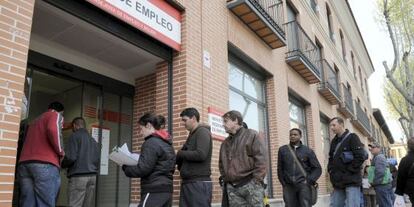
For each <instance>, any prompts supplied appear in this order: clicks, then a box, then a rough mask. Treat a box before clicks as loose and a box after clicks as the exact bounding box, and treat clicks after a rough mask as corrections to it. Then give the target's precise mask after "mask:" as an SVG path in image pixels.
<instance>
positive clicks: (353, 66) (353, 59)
mask: <svg viewBox="0 0 414 207" xmlns="http://www.w3.org/2000/svg"><path fill="white" fill-rule="evenodd" d="M351 64H352V71H353V72H354V78H355V81H356V82H358V78H357V73H356V68H355V57H354V53H353V52H352V51H351Z"/></svg>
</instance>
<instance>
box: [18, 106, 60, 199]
mask: <svg viewBox="0 0 414 207" xmlns="http://www.w3.org/2000/svg"><path fill="white" fill-rule="evenodd" d="M63 109H64V107H63V105H62V104H61V103H59V102H53V103H51V104H49V107H48V111H46V112H44V113H43V114H41V115H40V116H39V117H38V118H36V119H35V120H34V121H33V122H32V123H31V124H30V125H29V127H28V129H27V133H26V138H25V141H24V144H23V148H22V152H21V155H20V159H19V166H18V169H17V172H18V175H17V176H18V178H19V182H20V206H55V203H56V197H57V193H58V191H59V188H60V175H59V169H60V162H61V160H62V158H63V156H64V151H63V147H62V146H63V143H62V126H63V116H62V114H63Z"/></svg>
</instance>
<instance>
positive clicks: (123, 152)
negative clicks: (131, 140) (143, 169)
mask: <svg viewBox="0 0 414 207" xmlns="http://www.w3.org/2000/svg"><path fill="white" fill-rule="evenodd" d="M109 159H110V160H112V161H114V162H115V163H116V164H118V165H119V166H122V165H137V164H138V160H139V154H136V153H131V152H130V151H129V150H128V146H127V144H126V143H125V144H123V145H122V147H118V146H115V147H114V148H113V149H112V152H111V154H110V155H109Z"/></svg>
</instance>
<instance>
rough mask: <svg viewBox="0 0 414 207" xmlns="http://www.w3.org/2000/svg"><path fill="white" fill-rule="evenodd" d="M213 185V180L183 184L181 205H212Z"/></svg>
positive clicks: (194, 206)
mask: <svg viewBox="0 0 414 207" xmlns="http://www.w3.org/2000/svg"><path fill="white" fill-rule="evenodd" d="M212 190H213V185H212V182H211V181H194V182H188V183H184V184H181V190H180V205H179V206H180V207H210V206H211V197H212Z"/></svg>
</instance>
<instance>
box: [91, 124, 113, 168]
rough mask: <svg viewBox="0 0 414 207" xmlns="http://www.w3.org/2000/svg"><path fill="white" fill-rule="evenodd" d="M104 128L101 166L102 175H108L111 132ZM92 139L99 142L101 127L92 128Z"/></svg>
mask: <svg viewBox="0 0 414 207" xmlns="http://www.w3.org/2000/svg"><path fill="white" fill-rule="evenodd" d="M101 128H102V142H101V147H102V148H101V166H100V174H101V175H108V160H109V137H110V133H111V130H110V129H109V128H105V127H101ZM92 137H93V138H94V139H95V141H97V142H99V127H98V126H92Z"/></svg>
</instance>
